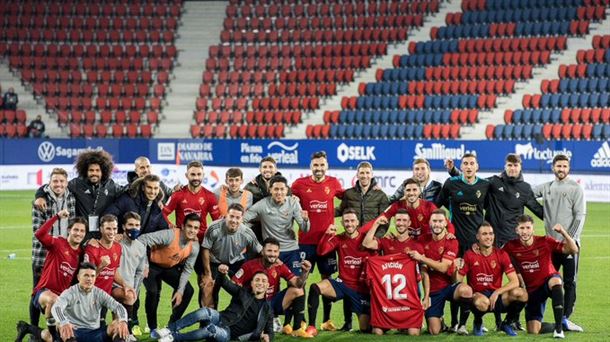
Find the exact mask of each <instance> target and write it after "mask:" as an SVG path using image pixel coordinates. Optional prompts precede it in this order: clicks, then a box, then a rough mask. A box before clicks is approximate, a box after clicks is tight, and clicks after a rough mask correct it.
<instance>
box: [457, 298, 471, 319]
mask: <svg viewBox="0 0 610 342" xmlns="http://www.w3.org/2000/svg"><path fill="white" fill-rule="evenodd" d="M458 308H460V309H461V313H460V325H465V324H466V322H467V321H468V316H470V310H471V303H470V301H463V302H460V303H459V306H458Z"/></svg>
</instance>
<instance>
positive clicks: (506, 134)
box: [496, 125, 515, 140]
mask: <svg viewBox="0 0 610 342" xmlns="http://www.w3.org/2000/svg"><path fill="white" fill-rule="evenodd" d="M496 127H498V126H496ZM514 127H515V126H513V125H505V126H504V130H503V131H502V139H504V140H510V139H511V138H512V137H513V128H514Z"/></svg>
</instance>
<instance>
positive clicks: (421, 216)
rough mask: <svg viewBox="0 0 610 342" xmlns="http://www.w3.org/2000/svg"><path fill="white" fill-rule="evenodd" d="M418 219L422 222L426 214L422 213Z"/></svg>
mask: <svg viewBox="0 0 610 342" xmlns="http://www.w3.org/2000/svg"><path fill="white" fill-rule="evenodd" d="M417 220H418V221H419V222H422V221H423V220H424V215H422V214H419V215H417Z"/></svg>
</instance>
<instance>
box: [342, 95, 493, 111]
mask: <svg viewBox="0 0 610 342" xmlns="http://www.w3.org/2000/svg"><path fill="white" fill-rule="evenodd" d="M495 106H496V96H495V95H485V94H483V95H403V96H360V97H358V96H353V97H343V98H342V99H341V108H342V109H396V108H402V109H405V108H409V109H411V108H430V109H434V108H436V109H465V108H494V107H495Z"/></svg>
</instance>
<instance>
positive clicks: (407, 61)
mask: <svg viewBox="0 0 610 342" xmlns="http://www.w3.org/2000/svg"><path fill="white" fill-rule="evenodd" d="M550 58H551V53H550V51H533V52H530V51H523V52H521V51H516V52H514V53H513V52H495V53H494V52H481V53H475V52H470V53H445V54H440V53H439V54H417V55H402V56H399V55H397V56H394V59H393V61H392V62H393V65H394V67H395V68H397V67H419V66H427V67H434V66H483V65H532V64H534V65H541V64H548V63H550Z"/></svg>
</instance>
